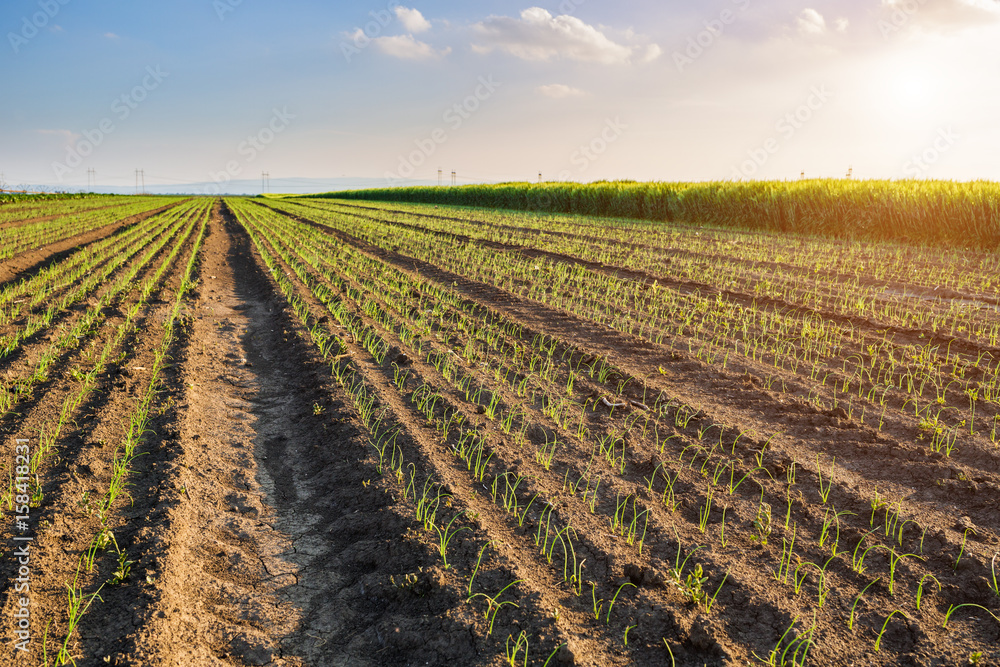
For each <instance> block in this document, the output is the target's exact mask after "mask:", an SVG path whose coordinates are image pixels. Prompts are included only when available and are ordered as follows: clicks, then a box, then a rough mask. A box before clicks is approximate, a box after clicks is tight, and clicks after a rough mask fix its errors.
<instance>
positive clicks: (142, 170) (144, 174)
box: [139, 169, 146, 194]
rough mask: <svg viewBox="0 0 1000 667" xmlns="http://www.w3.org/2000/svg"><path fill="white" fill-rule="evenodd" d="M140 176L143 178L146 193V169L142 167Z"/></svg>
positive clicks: (143, 191)
mask: <svg viewBox="0 0 1000 667" xmlns="http://www.w3.org/2000/svg"><path fill="white" fill-rule="evenodd" d="M139 176H140V177H141V178H142V194H146V170H145V169H140V170H139Z"/></svg>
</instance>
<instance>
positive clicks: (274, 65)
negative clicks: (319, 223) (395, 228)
mask: <svg viewBox="0 0 1000 667" xmlns="http://www.w3.org/2000/svg"><path fill="white" fill-rule="evenodd" d="M95 5H97V6H95ZM0 29H2V34H3V36H4V40H3V41H4V43H3V44H2V45H0V54H2V55H0V86H2V90H3V91H4V94H3V96H2V98H0V114H2V119H3V121H4V122H3V123H2V125H0V172H2V173H3V174H4V177H5V180H6V181H7V182H8V183H35V184H48V185H51V186H56V187H60V188H68V189H76V188H83V187H86V186H87V184H88V172H89V170H91V169H93V170H94V171H95V172H96V178H97V182H98V183H99V184H101V185H104V186H129V185H132V184H133V183H134V180H135V175H134V172H135V169H137V168H142V169H143V170H144V172H145V177H146V182H147V185H152V184H160V185H176V186H177V187H178V189H183V185H184V184H188V183H204V182H218V183H219V184H220V187H221V188H222V189H225V187H224V186H225V185H226V184H227V183H229V182H236V181H241V180H253V181H259V177H260V173H261V172H262V171H267V172H269V173H270V175H271V178H272V181H279V182H280V181H281V179H288V178H293V177H294V178H299V179H302V180H301V181H299V184H300V187H304V188H306V189H308V188H309V186H310V184H312V183H314V184H315V185H316V186H317V188H319V189H322V186H323V185H325V184H326V183H327V181H326V180H325V179H333V178H344V177H346V178H355V179H373V181H372V182H395V183H402V182H406V181H407V180H408V179H417V180H421V181H428V182H436V180H437V172H438V169H442V170H444V173H445V180H446V181H449V180H450V173H451V171H452V170H454V171H456V172H457V178H458V181H459V182H462V183H465V182H476V181H497V180H535V179H537V177H538V174H539V172H541V173H542V175H543V178H546V179H560V180H578V181H592V180H598V179H615V178H632V179H638V180H706V179H739V178H743V179H749V178H777V179H785V178H798V177H799V175H800V173H802V172H805V173H806V175H807V176H843V175H844V174H845V173H846V172H847V170H848V169H849V168H852V167H853V174H854V175H855V176H856V177H860V178H867V177H872V178H905V177H919V178H954V179H961V180H969V179H976V178H986V179H992V180H1000V161H998V160H996V158H995V156H996V155H998V154H1000V124H998V123H996V121H995V119H996V118H998V117H1000V113H998V112H1000V89H998V86H997V82H998V76H1000V74H998V72H1000V70H998V68H997V66H996V64H997V63H998V62H1000V58H998V56H1000V39H998V37H1000V4H998V2H997V1H996V0H849V1H840V2H834V1H832V0H806V1H805V2H791V1H785V0H774V1H771V2H766V3H765V2H762V1H761V0H709V1H707V2H615V3H611V2H606V1H598V0H558V1H553V2H548V3H539V4H535V3H533V2H531V0H526V1H525V2H519V3H515V2H509V1H506V0H504V1H501V0H496V1H492V2H478V3H468V2H462V3H459V2H420V1H418V0H407V1H406V2H403V3H397V2H387V1H385V0H382V1H379V2H355V3H349V4H348V3H329V2H312V1H306V0H288V1H286V2H282V3H277V2H270V3H266V2H264V1H263V0H175V1H172V2H170V3H163V2H151V1H149V0H141V1H135V0H133V1H132V2H116V1H106V2H101V3H85V2H83V1H82V0H33V1H23V0H6V1H5V2H4V3H3V5H2V7H0Z"/></svg>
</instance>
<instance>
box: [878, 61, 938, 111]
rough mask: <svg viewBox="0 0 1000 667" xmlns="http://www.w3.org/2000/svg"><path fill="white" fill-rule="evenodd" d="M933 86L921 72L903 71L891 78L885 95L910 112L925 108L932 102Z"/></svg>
mask: <svg viewBox="0 0 1000 667" xmlns="http://www.w3.org/2000/svg"><path fill="white" fill-rule="evenodd" d="M933 89H934V86H933V84H932V82H931V81H930V78H929V77H928V76H927V75H926V74H924V73H923V72H917V71H912V70H911V71H904V72H899V73H897V74H896V75H895V76H892V77H891V79H890V81H889V82H888V86H887V91H886V92H887V93H888V94H889V95H890V96H891V98H892V99H893V100H894V101H895V102H896V105H897V106H902V107H904V108H907V109H910V110H917V109H921V108H924V109H925V108H927V106H929V105H930V104H931V102H932V101H933V92H934V90H933Z"/></svg>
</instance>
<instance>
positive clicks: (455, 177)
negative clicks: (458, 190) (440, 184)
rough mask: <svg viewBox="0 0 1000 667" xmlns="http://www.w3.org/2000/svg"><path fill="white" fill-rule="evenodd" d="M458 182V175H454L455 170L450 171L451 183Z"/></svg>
mask: <svg viewBox="0 0 1000 667" xmlns="http://www.w3.org/2000/svg"><path fill="white" fill-rule="evenodd" d="M457 183H458V176H456V175H455V171H454V170H452V172H451V184H452V185H456V184H457Z"/></svg>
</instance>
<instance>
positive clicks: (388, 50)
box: [372, 35, 451, 60]
mask: <svg viewBox="0 0 1000 667" xmlns="http://www.w3.org/2000/svg"><path fill="white" fill-rule="evenodd" d="M372 42H373V43H374V44H375V46H376V47H378V50H379V51H381V52H382V53H384V54H386V55H389V56H393V57H394V58H402V59H404V60H431V59H434V58H441V57H443V56H446V55H448V54H449V53H451V48H446V49H442V50H438V49H435V48H434V47H433V46H431V45H430V44H427V43H425V42H421V41H420V40H417V39H414V38H413V35H397V36H395V37H376V38H375V39H373V40H372Z"/></svg>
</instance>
